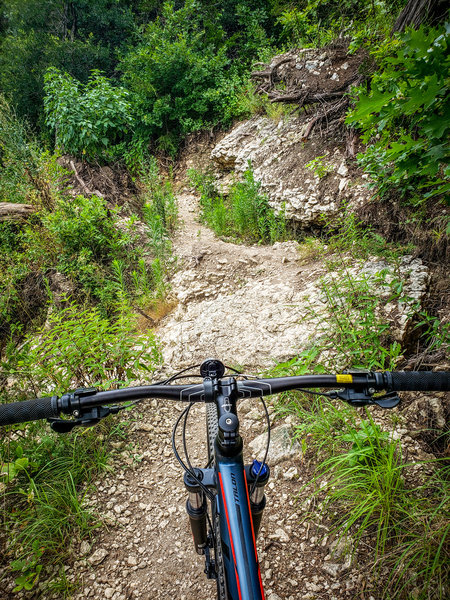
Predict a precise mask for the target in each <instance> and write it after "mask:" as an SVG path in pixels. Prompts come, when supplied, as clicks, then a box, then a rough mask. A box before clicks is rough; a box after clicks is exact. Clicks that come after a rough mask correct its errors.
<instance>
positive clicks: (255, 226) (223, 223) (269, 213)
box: [189, 165, 287, 243]
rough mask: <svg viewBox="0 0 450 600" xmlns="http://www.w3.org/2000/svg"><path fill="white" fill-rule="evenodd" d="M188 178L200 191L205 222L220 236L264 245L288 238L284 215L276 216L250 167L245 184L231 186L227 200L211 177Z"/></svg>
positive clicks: (194, 175) (192, 175)
mask: <svg viewBox="0 0 450 600" xmlns="http://www.w3.org/2000/svg"><path fill="white" fill-rule="evenodd" d="M189 178H190V181H191V183H192V184H193V185H194V187H196V188H197V189H198V190H199V191H200V194H201V196H200V205H201V209H202V218H203V220H204V221H205V222H206V223H207V224H208V225H209V226H210V227H211V228H212V229H213V230H214V231H215V232H216V233H217V234H218V235H225V236H227V235H230V236H234V237H237V238H240V239H243V240H245V241H247V242H263V243H273V242H276V241H278V240H281V239H284V238H285V237H286V235H287V232H286V221H285V219H284V217H283V215H282V214H278V215H276V214H275V212H274V210H273V209H272V208H271V207H270V205H269V201H268V198H267V196H266V195H265V194H262V193H261V192H260V188H261V184H260V183H259V182H257V181H255V178H254V176H253V171H252V169H251V165H249V168H248V169H247V170H246V171H245V172H244V176H243V181H241V182H236V183H234V184H233V185H232V187H231V188H230V192H229V196H228V197H227V198H224V197H222V196H220V195H219V194H218V193H217V191H216V190H215V187H214V178H213V177H212V176H211V175H209V174H207V173H199V172H197V171H194V170H192V169H191V170H190V171H189Z"/></svg>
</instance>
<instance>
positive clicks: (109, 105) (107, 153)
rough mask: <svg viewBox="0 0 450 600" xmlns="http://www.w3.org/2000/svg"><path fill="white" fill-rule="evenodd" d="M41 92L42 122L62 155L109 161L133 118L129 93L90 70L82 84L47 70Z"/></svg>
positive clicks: (58, 72) (126, 134)
mask: <svg viewBox="0 0 450 600" xmlns="http://www.w3.org/2000/svg"><path fill="white" fill-rule="evenodd" d="M44 89H45V93H46V96H45V98H44V108H45V114H46V123H47V125H48V126H49V127H50V128H51V129H52V130H53V131H54V132H55V137H56V146H57V147H58V148H60V149H61V150H62V151H63V152H69V153H72V154H83V155H86V157H87V158H98V157H109V158H111V157H112V156H114V146H115V145H117V144H119V143H120V142H121V141H122V140H123V139H124V138H126V137H130V128H131V126H132V123H133V119H132V114H131V102H130V99H129V93H128V91H127V90H125V89H124V88H121V87H118V86H113V85H112V83H111V80H110V79H107V78H106V77H104V76H103V75H101V73H100V71H97V70H94V71H92V74H91V77H90V78H89V80H88V82H87V83H86V84H84V85H83V84H81V83H80V82H79V81H77V80H76V79H74V78H73V77H71V76H70V75H68V74H67V73H61V71H59V70H58V69H55V68H51V69H49V70H48V71H47V73H46V75H45V85H44ZM120 148H121V147H120Z"/></svg>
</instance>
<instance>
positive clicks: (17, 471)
mask: <svg viewBox="0 0 450 600" xmlns="http://www.w3.org/2000/svg"><path fill="white" fill-rule="evenodd" d="M38 334H39V336H40V341H39V343H36V337H34V336H29V337H28V338H26V339H25V341H24V343H23V345H22V346H21V348H20V349H19V351H17V350H16V349H15V347H14V345H13V344H11V345H10V346H8V348H7V351H6V355H5V358H4V359H3V360H2V362H1V363H0V378H1V379H2V381H6V379H7V378H9V381H10V385H9V386H8V387H7V388H6V387H5V390H4V391H3V392H2V395H1V396H0V399H1V401H2V402H9V401H11V400H20V399H29V398H32V397H36V396H44V395H46V394H54V393H56V394H61V393H62V392H67V391H68V390H70V389H73V388H75V387H80V386H92V385H95V386H97V387H100V388H110V387H111V386H114V385H115V386H118V385H125V384H127V383H130V382H131V381H132V380H135V379H136V378H137V377H138V376H140V377H142V373H143V372H147V373H149V372H150V373H151V372H152V370H153V369H154V368H155V366H156V365H157V364H158V363H159V362H160V354H159V350H158V347H157V345H156V342H155V340H154V338H153V336H152V334H151V333H147V334H146V335H143V336H139V337H137V336H136V335H135V334H134V323H133V321H132V319H131V316H130V312H129V309H128V307H127V306H126V305H124V306H123V307H122V310H121V312H120V314H118V315H117V318H116V320H115V321H114V322H113V323H111V322H110V321H109V320H108V319H106V318H105V317H102V316H101V314H100V312H99V310H98V309H96V308H85V307H82V306H78V305H75V304H73V303H68V305H67V306H65V307H63V308H62V309H60V310H57V309H54V310H53V312H52V313H51V314H50V316H49V319H48V323H47V325H46V327H44V328H42V329H41V330H40V331H39V332H38ZM5 432H6V433H5V436H4V437H3V438H2V440H1V443H0V502H1V521H2V531H3V540H1V541H2V543H3V544H4V546H5V547H6V548H7V553H6V554H5V556H4V564H7V565H9V568H10V570H12V571H13V572H15V574H16V588H15V589H16V591H20V590H21V589H25V590H30V589H33V588H34V587H35V586H36V585H37V583H38V582H39V580H42V581H43V582H44V585H47V584H49V585H50V584H51V586H53V588H54V587H56V588H57V587H58V586H60V587H61V586H63V587H64V585H66V584H67V586H69V587H71V586H72V584H73V583H74V582H73V581H71V582H67V581H66V583H64V581H65V580H64V577H62V576H61V575H58V573H59V572H60V569H59V567H60V566H62V565H64V561H66V560H68V559H69V558H70V556H71V555H72V554H73V552H74V548H75V546H76V544H78V543H79V540H80V539H82V538H83V537H89V536H91V535H92V532H93V531H94V530H95V529H96V528H97V527H99V526H100V518H99V515H97V514H94V513H93V512H92V510H90V509H89V507H88V505H87V504H86V495H87V494H88V492H89V489H90V486H91V485H92V483H93V481H94V479H95V478H96V477H97V475H98V474H99V473H101V472H103V471H105V470H108V469H110V468H111V467H110V458H111V450H112V443H113V442H114V443H116V442H121V441H122V440H123V439H124V437H125V429H124V424H123V422H118V421H117V419H115V418H112V417H111V418H109V419H107V420H106V421H105V422H102V423H101V424H100V425H99V426H97V427H96V428H95V429H92V430H91V429H86V430H75V431H74V432H73V433H70V434H64V435H57V434H56V433H53V432H51V430H50V428H49V426H48V424H46V423H44V424H43V423H41V422H35V423H31V424H22V425H14V426H10V427H7V428H5ZM55 567H56V570H57V575H56V578H55V577H54V576H53V578H52V573H53V571H54V570H55ZM49 582H50V583H49ZM63 584H64V585H63ZM67 586H66V587H67Z"/></svg>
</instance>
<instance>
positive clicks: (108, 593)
mask: <svg viewBox="0 0 450 600" xmlns="http://www.w3.org/2000/svg"><path fill="white" fill-rule="evenodd" d="M114 591H115V590H114V588H106V590H105V592H104V593H105V598H112V597H113V596H114Z"/></svg>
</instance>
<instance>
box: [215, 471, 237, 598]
mask: <svg viewBox="0 0 450 600" xmlns="http://www.w3.org/2000/svg"><path fill="white" fill-rule="evenodd" d="M219 481H220V489H221V491H222V498H223V505H224V507H225V516H226V518H227V525H228V534H229V536H230V542H231V551H232V553H233V560H234V572H235V573H236V581H237V587H238V593H239V600H242V595H241V585H240V583H239V575H238V572H237V568H236V555H235V553H234V544H233V538H232V537H231V528H230V519H229V518H228V509H227V503H226V501H225V492H224V490H223V482H222V474H221V473H220V472H219Z"/></svg>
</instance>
